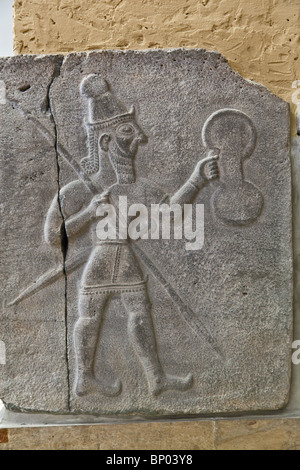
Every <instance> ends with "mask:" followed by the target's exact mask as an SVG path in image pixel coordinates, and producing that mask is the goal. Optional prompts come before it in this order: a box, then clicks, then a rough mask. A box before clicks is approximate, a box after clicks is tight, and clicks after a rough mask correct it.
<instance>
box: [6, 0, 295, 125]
mask: <svg viewBox="0 0 300 470" xmlns="http://www.w3.org/2000/svg"><path fill="white" fill-rule="evenodd" d="M299 25H300V3H299V0H167V1H166V0H15V42H14V51H15V53H16V54H28V53H34V54H43V53H47V54H48V53H58V52H60V53H67V52H70V51H86V50H91V49H111V48H118V49H148V48H169V47H204V48H206V49H208V50H217V51H218V52H221V53H222V54H224V55H225V57H227V59H228V60H229V63H230V64H231V65H232V67H233V68H234V69H235V70H237V71H238V72H239V73H241V74H242V75H243V76H244V77H245V78H249V79H251V80H254V81H257V82H259V83H262V84H263V85H265V86H267V87H268V88H269V89H270V90H271V91H273V92H274V93H275V94H277V95H279V96H281V97H282V98H284V99H285V100H286V101H289V102H290V103H292V93H293V92H294V91H295V90H292V83H293V81H294V80H296V79H299V80H300V58H299V54H300V28H299ZM292 112H293V121H292V122H293V129H292V131H293V134H295V133H296V124H295V118H294V116H295V105H294V104H293V106H292Z"/></svg>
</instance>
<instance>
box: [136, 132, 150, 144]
mask: <svg viewBox="0 0 300 470" xmlns="http://www.w3.org/2000/svg"><path fill="white" fill-rule="evenodd" d="M138 140H139V142H140V144H146V143H147V142H148V137H147V136H146V135H145V134H144V133H143V132H141V133H140V134H139V136H138Z"/></svg>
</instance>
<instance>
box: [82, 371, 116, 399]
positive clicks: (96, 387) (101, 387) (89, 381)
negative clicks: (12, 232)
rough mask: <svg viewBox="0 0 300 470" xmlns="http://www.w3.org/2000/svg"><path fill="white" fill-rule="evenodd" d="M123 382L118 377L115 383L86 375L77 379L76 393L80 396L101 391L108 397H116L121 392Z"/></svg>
mask: <svg viewBox="0 0 300 470" xmlns="http://www.w3.org/2000/svg"><path fill="white" fill-rule="evenodd" d="M121 388H122V384H121V381H120V380H119V379H118V380H116V382H115V383H114V384H113V385H107V384H103V383H101V382H99V381H98V380H96V379H95V378H94V377H92V376H91V375H84V376H83V377H80V378H78V379H77V380H76V384H75V393H76V395H78V396H79V397H82V396H84V395H87V394H89V393H93V392H100V393H102V394H103V395H106V396H108V397H115V396H117V395H119V393H120V392H121Z"/></svg>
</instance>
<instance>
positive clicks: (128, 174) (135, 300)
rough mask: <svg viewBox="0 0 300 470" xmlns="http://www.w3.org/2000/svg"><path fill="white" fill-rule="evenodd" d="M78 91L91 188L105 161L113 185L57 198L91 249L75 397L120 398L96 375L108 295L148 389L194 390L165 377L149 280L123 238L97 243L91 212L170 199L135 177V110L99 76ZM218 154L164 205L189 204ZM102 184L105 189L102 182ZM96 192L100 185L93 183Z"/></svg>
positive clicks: (56, 233)
mask: <svg viewBox="0 0 300 470" xmlns="http://www.w3.org/2000/svg"><path fill="white" fill-rule="evenodd" d="M81 93H82V95H83V96H84V97H85V98H86V99H87V100H88V108H89V120H88V122H86V129H87V134H88V142H89V156H88V157H87V158H84V159H83V160H81V165H82V168H83V169H84V171H85V172H86V173H87V174H88V175H90V178H91V180H92V181H93V184H94V185H96V186H97V182H99V181H101V178H103V175H102V168H103V164H104V163H107V161H110V163H111V165H112V167H113V169H114V172H115V175H116V178H117V183H115V184H113V185H112V186H110V187H109V188H106V191H105V192H104V193H103V192H102V193H101V190H100V189H99V194H98V195H96V196H94V197H92V198H91V193H90V192H89V191H88V190H87V188H86V186H85V185H84V184H83V182H82V181H81V180H75V181H73V182H71V183H69V184H68V185H66V186H65V187H64V188H62V190H61V193H60V201H61V210H62V213H63V216H64V219H65V229H66V233H67V236H68V238H72V237H74V236H78V235H79V234H80V233H82V232H83V231H87V230H91V232H92V236H93V238H94V245H93V248H92V251H91V253H90V256H89V259H88V261H87V263H86V265H85V267H84V271H83V275H82V279H81V288H80V292H79V299H78V313H79V319H78V321H77V323H76V325H75V330H74V345H75V353H76V360H77V373H76V383H75V393H76V394H77V395H79V396H81V395H85V394H87V393H91V392H97V391H98V392H100V393H103V394H104V395H107V396H115V395H118V394H119V393H120V391H121V382H120V381H119V380H117V381H116V382H115V383H113V384H104V383H102V382H100V381H99V380H98V379H96V377H95V375H94V364H93V363H94V357H95V352H96V348H97V340H98V337H99V331H100V329H101V324H102V320H103V316H104V312H105V310H106V308H107V305H108V302H109V301H110V299H111V297H112V296H113V295H114V294H118V295H120V297H121V300H122V303H123V305H124V307H125V310H126V312H127V315H128V334H129V337H130V340H131V341H132V344H133V347H134V349H135V352H136V354H137V356H138V358H139V360H140V362H141V364H142V366H143V368H144V371H145V373H146V376H147V380H148V384H149V389H150V391H151V393H152V394H153V395H158V394H160V393H161V392H163V391H165V390H168V389H174V390H180V391H184V390H187V389H188V388H190V387H191V385H192V375H191V374H189V375H187V376H186V377H175V376H169V375H168V374H166V373H165V372H164V370H163V367H162V365H161V362H160V359H159V355H158V351H157V345H156V339H155V333H154V326H153V321H152V316H151V304H150V299H149V294H148V290H147V280H146V279H145V276H144V273H143V271H142V269H141V266H140V264H139V261H138V259H137V257H136V255H135V254H134V251H133V249H132V248H131V246H130V243H129V241H128V240H120V239H116V240H105V241H101V240H98V239H97V238H96V236H95V231H96V224H97V220H99V218H97V216H96V211H97V208H98V207H99V206H100V205H102V204H107V203H108V202H110V203H114V201H115V200H116V199H117V198H118V197H119V196H127V197H128V201H129V202H131V203H132V202H135V203H143V204H145V205H147V206H149V204H150V203H160V202H161V201H162V200H164V202H165V201H166V200H168V196H166V195H165V194H163V193H162V192H160V194H159V193H158V191H157V189H155V190H154V188H153V186H152V185H150V184H149V182H147V181H145V180H139V179H137V180H136V178H135V171H134V159H135V156H136V153H137V150H138V146H139V144H145V143H146V142H147V137H146V135H145V134H144V132H143V131H142V129H141V128H140V126H139V125H138V123H137V121H136V118H135V113H134V109H133V108H132V109H131V110H130V111H129V112H127V110H126V108H125V107H124V105H123V104H122V103H120V102H119V101H118V100H117V99H116V97H115V96H114V95H113V94H112V93H111V92H110V90H109V86H108V83H107V82H106V81H105V80H104V79H102V78H101V77H99V76H98V75H89V76H87V77H85V78H84V80H83V81H82V83H81ZM217 158H218V157H217V156H216V155H214V154H210V155H209V156H208V157H207V158H205V159H203V160H201V161H199V162H198V164H197V165H196V168H195V170H194V172H193V173H192V175H191V176H190V178H189V179H188V181H187V182H186V183H185V184H184V185H183V186H182V187H181V188H180V189H179V191H177V192H176V194H174V195H173V196H172V197H171V198H169V202H170V204H181V205H182V204H184V203H192V202H193V200H194V199H195V197H196V196H197V194H198V193H199V191H200V190H201V188H202V187H203V186H204V185H205V184H207V183H208V182H209V181H210V180H213V179H215V178H218V166H217ZM102 186H103V185H102ZM99 188H100V184H99ZM59 220H60V219H59V208H58V204H57V198H55V199H54V200H53V202H52V205H51V207H50V209H49V212H48V215H47V221H46V225H45V233H46V240H47V241H48V242H49V243H51V244H53V245H55V244H59V243H60V230H61V226H60V222H59Z"/></svg>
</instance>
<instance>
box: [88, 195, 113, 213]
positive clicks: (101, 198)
mask: <svg viewBox="0 0 300 470" xmlns="http://www.w3.org/2000/svg"><path fill="white" fill-rule="evenodd" d="M101 204H109V195H108V193H102V194H96V196H94V197H93V199H92V200H91V202H90V204H89V209H90V211H91V212H92V213H93V214H96V211H97V209H98V207H99V206H100V205H101Z"/></svg>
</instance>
